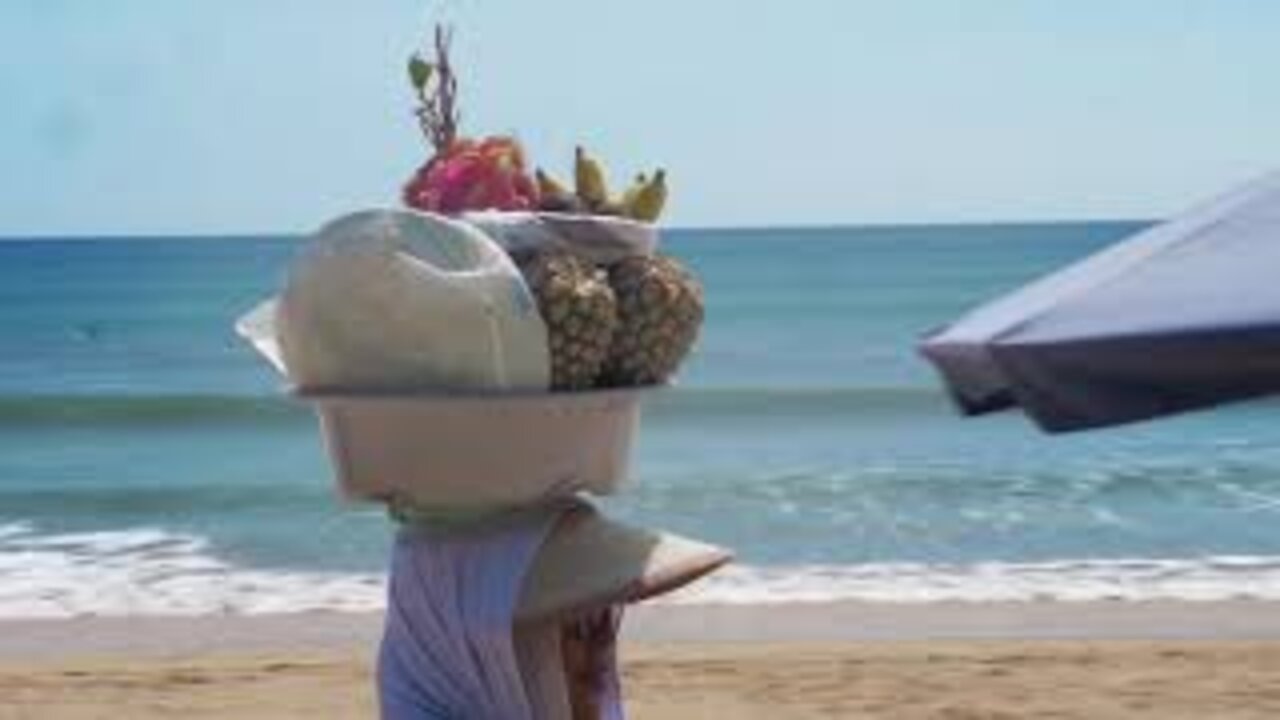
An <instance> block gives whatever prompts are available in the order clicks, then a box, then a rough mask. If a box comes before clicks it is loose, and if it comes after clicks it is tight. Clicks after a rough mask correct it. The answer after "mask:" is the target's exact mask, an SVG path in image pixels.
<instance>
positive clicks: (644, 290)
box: [603, 255, 704, 387]
mask: <svg viewBox="0 0 1280 720" xmlns="http://www.w3.org/2000/svg"><path fill="white" fill-rule="evenodd" d="M609 284H610V285H611V286H612V287H613V292H614V295H615V296H616V297H617V302H618V329H617V331H616V332H615V333H614V336H613V344H612V347H611V348H610V351H609V359H608V361H607V362H606V363H605V368H604V373H603V380H604V383H605V384H607V385H612V386H623V387H630V386H635V385H651V384H654V383H661V382H664V381H666V380H667V379H669V378H670V377H671V376H672V375H674V374H675V372H676V369H677V368H679V367H680V363H681V362H682V361H683V360H684V358H685V356H687V355H688V354H689V351H690V350H691V349H692V348H693V343H694V341H696V340H697V338H698V331H699V330H700V329H701V327H702V319H703V314H704V311H703V306H702V286H701V285H700V284H699V283H698V281H697V279H696V278H694V276H693V274H692V273H690V272H689V271H688V270H686V269H685V268H683V267H682V266H681V265H680V264H679V263H678V262H676V261H675V260H673V259H672V258H669V257H666V256H662V255H653V256H642V257H630V258H627V259H625V260H622V261H620V262H618V263H616V264H614V265H612V266H610V268H609Z"/></svg>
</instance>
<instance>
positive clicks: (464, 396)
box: [285, 383, 671, 403]
mask: <svg viewBox="0 0 1280 720" xmlns="http://www.w3.org/2000/svg"><path fill="white" fill-rule="evenodd" d="M670 387H671V386H670V385H669V384H666V383H663V384H656V385H637V386H632V387H611V388H591V389H589V390H541V389H539V390H476V389H467V390H455V391H449V390H441V389H432V388H424V389H420V390H341V389H334V390H327V389H321V390H305V389H301V388H297V387H289V388H286V391H285V392H286V394H287V395H288V396H290V397H293V398H297V399H299V400H303V401H306V402H315V403H325V402H346V401H370V402H423V401H432V400H435V401H440V402H451V403H453V402H468V403H491V402H502V403H510V402H529V403H538V402H575V401H581V402H589V401H593V400H607V399H613V398H619V399H622V398H637V399H639V398H642V397H646V396H649V395H653V394H656V393H659V392H662V391H664V390H667V389H669V388H670Z"/></svg>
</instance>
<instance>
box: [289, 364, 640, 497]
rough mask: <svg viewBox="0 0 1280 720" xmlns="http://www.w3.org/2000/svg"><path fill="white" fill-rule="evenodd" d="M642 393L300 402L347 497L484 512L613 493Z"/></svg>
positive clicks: (321, 397)
mask: <svg viewBox="0 0 1280 720" xmlns="http://www.w3.org/2000/svg"><path fill="white" fill-rule="evenodd" d="M649 392H653V388H627V389H616V390H598V391H590V392H557V393H538V394H489V395H348V394H303V395H300V397H301V398H302V399H304V400H306V401H307V402H309V403H311V404H312V406H313V407H314V409H315V411H316V413H317V414H318V415H319V418H320V427H321V432H322V435H323V437H324V441H325V445H326V447H327V449H328V453H329V458H330V460H331V462H332V464H333V469H334V473H335V476H336V478H335V479H336V481H337V484H338V487H339V488H340V490H341V491H342V493H343V494H344V495H346V496H347V497H349V498H353V499H365V500H378V501H388V500H392V499H395V500H403V501H408V502H410V503H412V504H413V505H414V506H416V507H420V508H430V509H440V510H455V509H456V510H483V509H486V508H500V507H511V506H515V505H523V504H527V503H530V502H535V501H539V500H545V499H548V498H552V497H557V496H564V495H569V494H571V493H575V492H579V491H589V492H593V493H596V494H601V495H603V494H610V493H613V492H615V491H616V490H617V489H618V488H619V487H620V486H621V485H622V483H623V482H624V480H625V479H626V477H627V466H628V461H629V459H630V455H631V447H632V444H633V440H634V438H635V434H636V432H637V429H638V426H639V419H640V401H641V399H642V397H643V396H644V395H645V394H647V393H649Z"/></svg>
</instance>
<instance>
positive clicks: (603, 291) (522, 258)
mask: <svg viewBox="0 0 1280 720" xmlns="http://www.w3.org/2000/svg"><path fill="white" fill-rule="evenodd" d="M516 263H517V265H518V266H519V267H520V272H521V273H523V274H524V278H525V282H526V283H527V284H528V285H529V289H530V290H531V291H532V292H533V296H534V297H535V298H537V300H538V310H539V311H540V312H541V313H542V319H543V322H545V323H546V325H547V344H548V346H549V348H550V350H551V387H552V389H553V390H583V389H586V388H589V387H592V386H593V385H594V384H595V383H596V380H597V378H598V377H599V376H600V371H601V370H602V369H603V367H604V363H605V361H606V360H607V359H608V357H609V348H610V345H611V343H612V342H613V337H614V331H615V330H616V329H617V326H618V311H617V301H616V299H615V298H614V294H613V289H612V288H610V287H609V283H608V278H607V276H606V274H605V273H604V272H603V271H601V270H597V269H596V268H594V267H592V266H591V265H589V264H588V263H586V262H584V261H582V260H580V259H578V257H577V256H576V255H574V254H573V253H571V252H569V251H567V250H562V249H550V250H542V251H538V252H534V253H531V254H530V253H526V254H521V255H519V256H517V257H516Z"/></svg>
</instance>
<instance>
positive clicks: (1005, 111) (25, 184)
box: [0, 0, 1280, 235]
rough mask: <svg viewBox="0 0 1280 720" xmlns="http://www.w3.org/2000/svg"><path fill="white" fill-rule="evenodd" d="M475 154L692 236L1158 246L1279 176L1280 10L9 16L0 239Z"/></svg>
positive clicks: (230, 6) (1010, 5)
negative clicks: (429, 149) (489, 140)
mask: <svg viewBox="0 0 1280 720" xmlns="http://www.w3.org/2000/svg"><path fill="white" fill-rule="evenodd" d="M440 8H443V11H444V13H445V14H446V16H447V17H449V18H451V19H452V20H453V22H454V23H455V24H456V25H457V26H458V40H457V48H456V49H457V53H456V54H457V61H458V63H459V65H460V66H461V73H462V82H463V103H464V113H465V119H464V120H465V128H464V129H465V130H467V131H469V132H470V133H473V134H483V133H489V132H512V131H514V132H516V133H518V134H519V136H520V137H521V138H522V139H523V140H524V142H525V144H526V146H527V148H528V151H529V153H530V154H531V156H532V157H533V159H534V160H535V161H537V162H539V163H541V164H546V165H548V166H550V167H551V168H552V169H555V170H558V171H564V170H566V169H567V168H568V164H569V162H568V161H569V157H570V155H571V152H572V147H573V145H574V143H575V142H578V141H582V142H585V143H586V144H587V145H588V146H590V147H592V148H594V149H595V150H597V151H598V153H599V154H600V155H602V156H603V157H604V158H605V159H606V160H607V162H608V164H609V165H610V167H611V168H612V169H613V170H614V171H615V172H616V173H617V174H618V175H620V176H625V175H630V174H631V173H633V172H635V171H636V170H637V169H640V168H643V167H649V166H652V165H656V164H662V165H664V166H666V167H667V168H668V169H669V171H670V173H671V176H672V178H673V185H674V197H673V201H672V206H671V214H670V216H669V220H670V222H671V223H673V224H677V225H685V226H688V225H698V226H704V225H764V224H784V223H785V224H791V223H803V224H828V223H884V222H940V221H980V220H1023V219H1058V218H1096V217H1125V218H1129V217H1158V216H1161V215H1164V214H1167V213H1170V212H1173V211H1175V210H1177V209H1179V208H1180V207H1182V206H1183V205H1185V204H1187V203H1188V202H1191V201H1194V200H1196V199H1198V198H1200V197H1201V196H1203V195H1205V194H1208V193H1213V192H1215V191H1216V190H1218V189H1220V188H1222V187H1223V186H1225V185H1229V184H1231V183H1234V182H1237V181H1240V180H1242V179H1245V178H1247V177H1249V176H1251V175H1253V174H1256V173H1259V172H1261V171H1263V170H1266V169H1268V168H1270V167H1272V166H1274V165H1277V164H1280V151H1278V150H1277V148H1280V144H1278V143H1277V139H1278V138H1280V83H1277V82H1276V80H1275V71H1276V69H1277V68H1280V43H1277V42H1276V41H1275V38H1276V37H1277V32H1280V3H1261V2H1248V1H1246V0H1237V1H1231V0H1221V1H1214V2H1210V1H1205V2H1191V1H1183V2H1177V1H1174V0H1165V1H1158V0H1149V1H1141V0H1126V1H1125V2H1116V1H1114V0H1111V1H1104V0H1095V1H1077V2H1069V3H1068V2H1050V1H1049V0H1043V1H1040V2H1033V1H1030V0H1028V1H1026V2H1012V1H1006V2H999V1H997V0H987V1H983V0H965V1H964V2H959V1H955V2H953V1H943V0H936V1H934V2H923V1H914V2H913V1H910V0H905V1H904V0H897V1H894V2H889V1H888V0H885V1H882V2H854V1H851V0H843V1H840V0H828V1H824V0H791V1H790V2H751V1H750V0H739V1H737V2H730V1H728V0H725V1H715V0H699V1H697V2H692V1H688V0H686V1H684V2H680V1H678V0H644V1H643V2H634V1H633V2H625V3H624V2H603V1H600V0H597V1H595V2H590V1H589V0H539V1H536V2H531V1H526V2H516V1H515V0H509V1H507V2H498V1H496V0H489V1H487V2H482V1H480V0H473V1H471V2H464V1H463V0H454V1H453V2H447V3H426V2H423V1H422V0H217V1H214V0H207V1H203V0H185V1H177V0H0V98H3V99H2V101H0V103H2V104H0V108H2V109H0V235H25V234H40V235H49V234H103V233H117V234H118V233H175V232H176V233H227V232H269V231H287V232H293V231H300V230H309V229H312V228H314V227H315V226H316V225H318V224H319V223H320V222H322V221H323V220H324V219H326V218H327V217H329V216H331V215H334V214H337V213H340V212H343V211H345V210H348V209H352V208H354V207H357V206H363V205H376V204H386V203H391V202H395V200H396V197H397V192H398V188H399V186H400V184H401V182H402V181H403V179H404V178H405V177H406V175H407V174H408V173H409V172H410V171H411V170H412V169H413V168H414V167H415V166H416V165H417V163H419V162H420V161H421V160H422V159H423V153H424V148H423V145H422V143H421V141H420V139H419V136H418V134H417V130H416V128H415V126H414V124H413V121H412V118H411V115H410V112H409V110H410V107H411V98H410V95H409V93H408V90H407V88H406V86H405V83H404V79H403V70H402V66H403V62H404V59H405V57H406V56H407V55H408V53H409V52H410V51H411V50H413V49H414V48H415V47H416V46H417V45H418V43H419V42H420V41H421V40H422V39H423V38H425V36H426V31H427V27H428V24H427V23H428V20H429V18H430V17H432V16H433V10H436V11H438V10H439V9H440Z"/></svg>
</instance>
